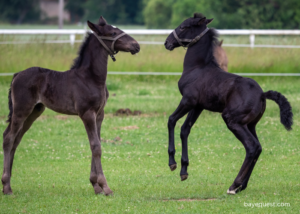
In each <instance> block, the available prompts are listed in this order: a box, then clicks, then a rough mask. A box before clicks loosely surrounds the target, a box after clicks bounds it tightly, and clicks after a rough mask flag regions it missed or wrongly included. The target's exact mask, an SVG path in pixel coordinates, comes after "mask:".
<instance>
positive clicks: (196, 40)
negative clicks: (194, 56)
mask: <svg viewBox="0 0 300 214" xmlns="http://www.w3.org/2000/svg"><path fill="white" fill-rule="evenodd" d="M208 30H209V28H208V27H207V28H206V29H205V30H204V31H203V32H202V33H200V34H199V35H198V36H196V37H195V38H194V39H180V38H179V37H178V36H177V34H176V31H175V30H173V34H174V37H175V39H176V40H177V42H178V43H179V45H181V46H182V47H184V48H188V47H191V46H192V45H194V44H195V43H196V42H198V41H199V40H200V39H201V37H202V36H204V34H206V33H207V31H208ZM182 42H189V44H187V45H184V44H182Z"/></svg>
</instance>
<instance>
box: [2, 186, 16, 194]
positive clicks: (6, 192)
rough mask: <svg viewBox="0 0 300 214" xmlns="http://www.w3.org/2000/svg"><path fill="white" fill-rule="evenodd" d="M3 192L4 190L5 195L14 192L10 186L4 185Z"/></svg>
mask: <svg viewBox="0 0 300 214" xmlns="http://www.w3.org/2000/svg"><path fill="white" fill-rule="evenodd" d="M2 192H3V194H4V195H12V194H13V192H12V190H11V188H10V187H3V190H2Z"/></svg>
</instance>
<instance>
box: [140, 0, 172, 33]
mask: <svg viewBox="0 0 300 214" xmlns="http://www.w3.org/2000/svg"><path fill="white" fill-rule="evenodd" d="M173 3H174V0H150V1H149V2H148V4H147V6H146V7H145V9H144V18H145V24H146V26H147V27H148V28H156V29H159V28H168V27H169V26H170V24H171V17H172V4H173Z"/></svg>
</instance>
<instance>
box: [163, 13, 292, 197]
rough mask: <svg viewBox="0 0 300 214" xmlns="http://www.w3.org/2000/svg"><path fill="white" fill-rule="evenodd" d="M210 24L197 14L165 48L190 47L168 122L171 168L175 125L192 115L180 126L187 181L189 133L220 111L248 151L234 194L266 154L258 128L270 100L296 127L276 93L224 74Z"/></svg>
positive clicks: (288, 125)
mask: <svg viewBox="0 0 300 214" xmlns="http://www.w3.org/2000/svg"><path fill="white" fill-rule="evenodd" d="M211 21H212V19H206V18H205V17H204V16H203V15H202V14H194V17H193V18H189V19H187V20H185V21H184V22H182V23H181V24H180V25H179V27H177V28H176V29H175V30H174V31H173V33H171V34H170V35H169V36H168V38H167V40H166V42H165V47H166V49H168V50H173V49H174V48H176V47H179V46H185V47H188V50H187V53H186V55H185V58H184V66H183V67H184V70H183V73H182V76H181V78H180V80H179V82H178V87H179V90H180V93H181V94H182V100H181V101H180V104H179V106H178V107H177V109H176V110H175V112H174V113H173V114H172V115H171V116H170V117H169V122H168V128H169V149H168V152H169V166H170V168H171V170H172V171H173V170H175V169H176V167H177V165H176V162H175V158H174V155H175V146H174V127H175V124H176V122H177V121H178V120H179V119H180V118H181V117H183V116H184V115H185V114H187V113H188V116H187V118H186V120H185V122H184V124H183V125H182V127H181V134H180V137H181V140H182V158H181V172H180V176H181V180H182V181H183V180H185V179H187V177H188V173H187V167H188V165H189V159H188V148H187V139H188V135H189V133H190V130H191V128H192V126H193V125H194V123H195V122H196V120H197V118H198V117H199V115H200V114H201V112H202V111H203V110H204V109H205V110H209V111H213V112H220V113H222V117H223V120H224V122H225V123H226V125H227V127H228V129H229V130H230V131H231V132H232V133H233V134H234V135H235V136H236V138H237V139H238V140H240V141H241V143H242V144H243V145H244V147H245V149H246V157H245V161H244V163H243V165H242V167H241V169H240V172H239V173H238V175H237V177H236V179H235V180H234V182H233V184H232V185H231V186H230V187H229V189H228V191H227V193H228V194H236V193H237V192H239V191H241V190H244V189H246V187H247V183H248V181H249V178H250V175H251V173H252V170H253V168H254V166H255V163H256V162H257V159H258V157H259V155H260V153H261V151H262V148H261V145H260V143H259V141H258V138H257V135H256V131H255V126H256V124H257V123H258V121H259V120H260V118H261V117H262V115H263V113H264V111H265V108H266V99H271V100H273V101H275V102H276V103H277V104H278V105H279V108H280V118H281V123H282V124H283V125H284V126H285V128H286V129H287V130H291V126H292V124H293V122H292V118H293V114H292V111H291V110H292V108H291V106H290V104H289V102H288V101H287V99H286V98H285V97H284V96H283V95H282V94H280V93H278V92H276V91H268V92H265V93H264V92H263V91H262V89H261V88H260V86H259V85H258V84H257V83H256V82H255V81H254V80H252V79H250V78H244V77H241V76H238V75H234V74H231V73H227V72H224V71H223V70H221V69H220V67H219V65H218V64H217V62H216V61H215V58H214V56H213V48H214V45H215V44H216V41H217V33H216V31H215V30H213V29H208V28H207V25H208V24H209V23H210V22H211Z"/></svg>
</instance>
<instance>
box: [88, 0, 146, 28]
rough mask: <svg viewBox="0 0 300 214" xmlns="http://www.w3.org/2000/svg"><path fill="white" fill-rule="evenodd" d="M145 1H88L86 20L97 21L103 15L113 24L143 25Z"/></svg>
mask: <svg viewBox="0 0 300 214" xmlns="http://www.w3.org/2000/svg"><path fill="white" fill-rule="evenodd" d="M142 6H143V0H126V1H122V0H102V1H99V0H88V1H87V2H86V3H85V4H84V7H85V9H86V14H85V18H86V19H90V20H93V21H96V20H98V19H99V17H100V16H101V15H102V16H103V17H104V18H105V19H106V20H107V21H108V22H109V23H112V24H143V19H141V17H142V12H141V11H142Z"/></svg>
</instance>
